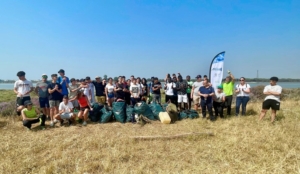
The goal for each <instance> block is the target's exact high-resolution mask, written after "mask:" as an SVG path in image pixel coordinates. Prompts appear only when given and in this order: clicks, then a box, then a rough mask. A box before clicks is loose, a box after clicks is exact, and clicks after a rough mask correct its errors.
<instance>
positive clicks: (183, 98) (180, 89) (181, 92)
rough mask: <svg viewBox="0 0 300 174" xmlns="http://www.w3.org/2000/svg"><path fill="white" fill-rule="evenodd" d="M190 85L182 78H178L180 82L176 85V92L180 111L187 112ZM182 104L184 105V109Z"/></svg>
mask: <svg viewBox="0 0 300 174" xmlns="http://www.w3.org/2000/svg"><path fill="white" fill-rule="evenodd" d="M187 86H188V84H187V83H186V81H184V80H183V79H182V76H181V75H179V76H178V82H177V83H176V90H177V95H178V105H179V106H178V107H179V108H180V110H186V109H187V100H188V99H187V94H186V90H187ZM182 103H183V104H184V109H182Z"/></svg>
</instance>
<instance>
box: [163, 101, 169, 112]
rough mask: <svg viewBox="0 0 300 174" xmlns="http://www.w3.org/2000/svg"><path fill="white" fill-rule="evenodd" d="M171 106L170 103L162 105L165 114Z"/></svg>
mask: <svg viewBox="0 0 300 174" xmlns="http://www.w3.org/2000/svg"><path fill="white" fill-rule="evenodd" d="M168 105H169V103H165V104H163V105H162V109H163V111H164V112H167V106H168Z"/></svg>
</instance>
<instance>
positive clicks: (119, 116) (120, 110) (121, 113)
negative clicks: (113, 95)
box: [112, 102, 126, 123]
mask: <svg viewBox="0 0 300 174" xmlns="http://www.w3.org/2000/svg"><path fill="white" fill-rule="evenodd" d="M112 110H113V114H114V116H115V118H116V120H117V121H119V122H120V123H125V121H126V103H125V102H113V104H112Z"/></svg>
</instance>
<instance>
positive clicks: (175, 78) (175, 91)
mask: <svg viewBox="0 0 300 174" xmlns="http://www.w3.org/2000/svg"><path fill="white" fill-rule="evenodd" d="M173 75H175V74H173ZM173 83H175V84H177V77H176V75H175V76H173ZM173 93H174V96H173V98H174V99H173V100H174V102H175V103H174V104H175V105H176V108H178V95H177V89H176V88H175V89H174V90H173Z"/></svg>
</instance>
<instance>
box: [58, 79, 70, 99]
mask: <svg viewBox="0 0 300 174" xmlns="http://www.w3.org/2000/svg"><path fill="white" fill-rule="evenodd" d="M56 82H57V83H59V84H61V89H62V93H61V94H62V95H68V94H69V91H68V87H67V84H69V83H70V80H69V78H68V77H66V81H64V82H63V77H62V76H59V77H58V78H57V81H56Z"/></svg>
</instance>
